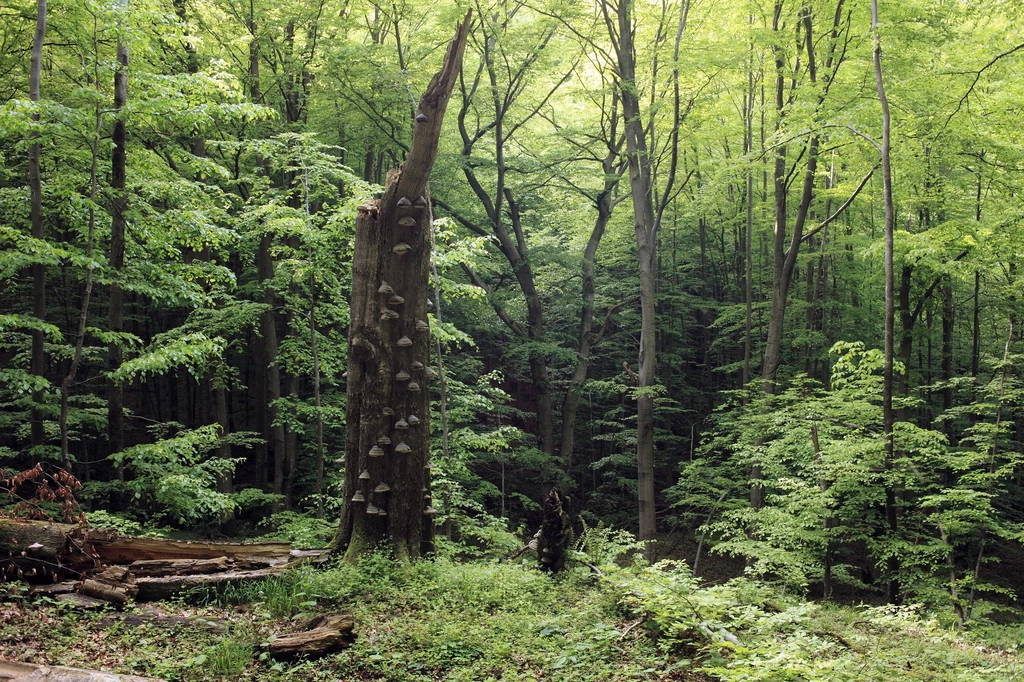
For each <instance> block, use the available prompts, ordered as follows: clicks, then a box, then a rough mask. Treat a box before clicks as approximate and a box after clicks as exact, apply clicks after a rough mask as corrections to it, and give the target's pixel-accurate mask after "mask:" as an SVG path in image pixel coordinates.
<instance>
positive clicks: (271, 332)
mask: <svg viewBox="0 0 1024 682" xmlns="http://www.w3.org/2000/svg"><path fill="white" fill-rule="evenodd" d="M272 244H273V236H272V235H270V234H269V233H266V234H264V235H263V236H262V237H261V238H260V245H259V248H258V250H257V252H256V276H257V279H259V281H260V284H261V285H262V286H263V304H264V305H265V306H267V308H266V310H265V311H264V312H263V314H262V315H261V316H260V336H261V337H262V339H263V341H262V343H263V347H264V349H265V350H264V353H263V357H264V358H265V359H266V366H265V367H264V368H263V370H264V371H265V372H266V377H267V379H266V381H267V402H266V404H265V409H266V422H267V424H268V425H269V431H270V451H271V454H272V456H273V463H274V464H273V469H274V473H273V487H272V488H271V490H272V491H273V492H274V494H275V495H282V494H283V493H284V468H285V446H284V426H283V425H282V424H281V423H280V421H279V420H280V415H281V411H280V407H279V401H280V400H281V368H280V367H279V366H278V364H277V347H278V341H277V313H276V311H275V308H276V307H277V296H276V295H275V293H274V289H273V279H274V261H273V259H272V258H271V255H270V247H271V245H272ZM279 507H280V502H276V503H275V504H274V508H275V509H278V508H279Z"/></svg>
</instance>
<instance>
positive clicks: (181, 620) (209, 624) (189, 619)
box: [100, 613, 229, 635]
mask: <svg viewBox="0 0 1024 682" xmlns="http://www.w3.org/2000/svg"><path fill="white" fill-rule="evenodd" d="M115 625H124V626H126V627H132V628H137V627H166V628H175V627H183V628H197V629H199V630H205V631H207V632H212V633H213V634H216V635H222V634H224V633H226V632H227V631H228V625H229V622H228V620H227V619H225V618H204V617H202V616H164V615H157V614H152V613H141V614H135V613H128V614H115V615H110V616H106V617H105V618H104V619H103V620H101V621H100V628H102V629H106V628H111V627H113V626H115Z"/></svg>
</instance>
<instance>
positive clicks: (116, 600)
mask: <svg viewBox="0 0 1024 682" xmlns="http://www.w3.org/2000/svg"><path fill="white" fill-rule="evenodd" d="M138 591H139V590H138V588H137V587H136V586H135V585H134V584H132V583H122V584H120V585H111V584H110V583H105V582H100V581H99V580H92V579H91V578H86V579H85V580H83V581H82V586H81V587H79V588H78V592H79V593H80V594H84V595H85V596H86V597H92V598H93V599H102V600H103V601H105V602H110V603H111V604H116V605H118V606H124V605H125V604H127V603H128V602H129V601H130V600H131V599H132V597H134V596H135V595H136V594H137V593H138Z"/></svg>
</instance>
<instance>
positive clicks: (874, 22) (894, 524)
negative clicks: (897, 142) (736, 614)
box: [871, 0, 900, 604]
mask: <svg viewBox="0 0 1024 682" xmlns="http://www.w3.org/2000/svg"><path fill="white" fill-rule="evenodd" d="M871 34H872V40H873V43H874V49H873V50H872V63H873V64H874V71H875V88H876V90H877V92H878V102H879V104H880V105H881V108H882V146H881V156H882V195H883V198H884V201H885V349H884V355H885V357H884V365H883V370H882V376H883V379H882V432H883V436H884V438H885V469H886V471H891V470H892V468H893V457H894V455H893V433H892V426H893V412H892V393H893V390H892V388H893V386H892V384H893V340H894V332H895V322H896V319H895V318H896V300H895V282H894V281H893V279H894V278H893V263H892V259H893V230H894V226H895V222H896V218H895V213H896V212H895V206H894V204H893V199H892V164H891V160H890V155H889V148H890V136H891V123H890V116H889V100H888V98H887V97H886V95H885V85H884V83H883V81H882V40H881V37H880V36H879V34H878V0H871ZM885 518H886V522H887V523H888V526H889V536H890V540H891V541H894V540H895V539H896V533H897V531H898V518H897V512H896V491H895V490H894V488H893V485H892V484H891V483H890V482H886V484H885ZM886 563H887V569H888V573H889V576H888V578H889V582H888V584H887V586H886V595H885V596H886V599H887V600H888V601H889V603H890V604H894V603H896V602H897V601H898V599H899V589H900V584H899V576H898V573H899V568H900V564H899V559H898V558H897V557H896V556H895V555H894V554H893V555H891V556H890V557H889V558H888V560H887V562H886Z"/></svg>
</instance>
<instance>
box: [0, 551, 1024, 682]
mask: <svg viewBox="0 0 1024 682" xmlns="http://www.w3.org/2000/svg"><path fill="white" fill-rule="evenodd" d="M334 611H351V612H353V614H354V616H355V622H356V628H355V630H356V633H357V639H356V641H355V643H354V644H353V645H352V646H351V648H349V649H346V650H344V651H342V652H340V653H337V654H333V655H330V656H328V657H326V658H323V659H320V660H316V661H303V660H299V661H292V662H275V661H273V660H270V659H269V658H268V657H267V656H266V655H263V654H261V648H260V645H261V644H262V643H264V642H266V641H268V640H269V639H270V638H271V636H272V635H273V634H275V633H277V634H279V633H284V632H288V631H290V630H294V629H296V628H298V627H299V626H298V625H297V624H298V623H300V622H301V621H302V620H303V619H304V616H307V615H309V614H312V613H318V612H334ZM127 613H135V614H140V615H150V616H152V615H163V616H184V617H192V618H201V619H206V620H205V621H200V620H197V621H194V622H195V623H196V627H191V626H189V625H180V624H179V625H176V626H173V627H167V626H154V625H139V624H133V623H131V622H129V621H125V620H124V619H123V618H122V617H121V615H120V614H118V613H117V612H114V611H111V610H101V611H81V610H78V609H75V608H71V607H68V606H66V605H62V604H58V603H56V602H53V601H52V600H43V601H35V602H32V601H29V600H27V599H21V598H18V597H17V596H16V595H15V596H14V597H13V599H12V600H10V601H7V602H6V603H0V658H2V659H7V660H18V661H26V662H32V663H46V664H50V665H66V666H72V667H80V668H91V669H99V668H102V669H106V670H109V671H116V672H123V673H132V674H136V675H147V676H152V677H156V678H160V679H165V680H176V681H177V680H180V681H182V682H189V681H196V682H199V681H205V680H266V681H271V680H274V681H277V680H281V681H285V680H296V681H298V680H303V681H305V680H311V681H312V680H324V681H327V680H353V681H356V680H359V681H370V680H375V681H377V680H379V681H397V682H405V681H410V682H411V681H414V680H416V681H420V680H515V681H526V680H572V681H573V682H582V681H585V680H593V681H595V682H597V681H602V682H603V681H615V680H681V681H687V682H703V681H706V680H735V681H740V680H743V681H747V680H821V681H822V682H824V681H828V682H833V681H835V680H851V681H854V680H858V681H859V680H879V681H882V680H885V681H887V682H888V681H891V680H951V681H952V680H958V681H959V680H965V681H966V680H999V681H1004V682H1010V681H1011V680H1024V651H1022V649H1024V625H1021V624H1019V623H1018V624H1003V625H994V624H988V625H978V626H975V627H973V628H971V629H969V630H967V631H965V632H961V631H956V630H955V629H954V628H953V627H952V626H951V625H950V624H949V623H948V621H943V620H942V617H941V615H940V616H935V615H934V614H932V615H929V614H928V613H927V612H926V611H924V610H922V609H920V608H914V607H906V608H901V609H891V608H888V607H876V606H852V605H851V606H841V605H835V604H819V603H813V602H806V601H803V600H801V599H799V598H793V597H789V596H786V595H784V594H782V593H780V592H779V591H778V590H777V589H774V588H769V587H766V586H763V585H758V584H756V583H752V582H749V581H744V580H742V579H737V580H733V581H731V582H729V583H727V584H725V585H719V586H697V585H696V581H694V580H693V579H692V577H690V576H689V575H688V573H687V572H686V571H685V569H682V568H680V567H678V566H677V567H675V568H673V567H672V566H669V567H667V568H666V567H660V568H659V567H655V568H648V569H642V570H621V571H614V570H609V571H606V573H605V575H604V576H602V577H598V576H596V575H595V574H594V573H593V572H592V571H590V570H589V569H586V568H577V569H572V570H570V571H567V572H566V573H564V574H562V575H560V576H558V577H556V578H551V577H550V576H548V575H546V574H543V573H540V572H539V571H537V570H536V569H535V568H533V567H532V566H531V565H529V564H528V562H524V563H523V564H510V563H495V562H485V561H479V560H478V561H468V562H455V561H452V560H448V559H435V560H432V561H423V562H419V563H416V564H413V565H411V566H400V565H397V564H395V563H393V562H391V561H390V560H388V559H386V558H384V557H380V556H373V557H369V558H368V559H367V560H365V561H363V562H362V563H360V564H359V565H358V566H351V567H338V568H330V569H318V570H317V569H298V570H294V571H292V572H290V573H288V574H285V575H284V576H283V577H281V578H278V579H273V580H269V581H265V582H262V583H254V584H250V585H246V586H240V587H238V588H229V589H228V590H226V591H221V592H219V593H217V594H210V593H195V594H191V595H185V596H184V597H183V598H180V599H179V600H176V601H173V602H160V603H156V604H140V605H137V606H135V607H133V608H131V609H128V611H127ZM1017 615H1019V614H1017ZM1011 616H1012V614H1011ZM1003 618H1004V620H1020V619H1018V618H1009V619H1007V618H1006V616H1005V614H1004V616H1003ZM211 621H212V623H213V628H212V631H211V628H210V627H209V623H210V622H211Z"/></svg>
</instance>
